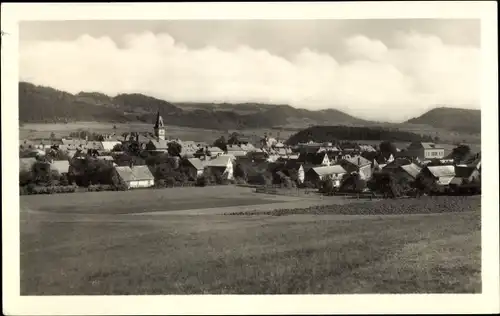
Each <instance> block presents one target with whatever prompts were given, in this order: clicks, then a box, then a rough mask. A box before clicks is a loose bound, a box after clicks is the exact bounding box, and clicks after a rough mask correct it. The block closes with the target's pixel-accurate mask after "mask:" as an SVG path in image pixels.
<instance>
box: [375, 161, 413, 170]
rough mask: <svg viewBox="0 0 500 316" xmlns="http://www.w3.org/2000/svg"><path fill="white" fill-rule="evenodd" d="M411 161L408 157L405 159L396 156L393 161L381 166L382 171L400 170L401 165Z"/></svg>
mask: <svg viewBox="0 0 500 316" xmlns="http://www.w3.org/2000/svg"><path fill="white" fill-rule="evenodd" d="M411 163H412V162H411V161H410V160H409V159H406V158H397V159H395V160H394V161H392V162H390V163H388V164H386V165H385V166H384V167H383V170H384V171H389V172H396V171H398V170H400V167H401V166H405V165H409V164H411ZM379 166H380V164H379Z"/></svg>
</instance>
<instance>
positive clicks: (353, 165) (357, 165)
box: [339, 156, 373, 180]
mask: <svg viewBox="0 0 500 316" xmlns="http://www.w3.org/2000/svg"><path fill="white" fill-rule="evenodd" d="M339 164H340V165H341V166H342V167H343V168H344V169H345V170H346V171H347V172H348V173H358V174H359V175H360V177H361V179H362V180H368V179H370V178H371V176H372V173H373V170H372V163H371V162H370V161H369V160H368V159H366V158H364V157H361V156H355V157H352V158H348V159H342V160H341V161H340V163H339Z"/></svg>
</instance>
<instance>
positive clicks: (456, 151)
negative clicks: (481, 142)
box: [451, 145, 471, 162]
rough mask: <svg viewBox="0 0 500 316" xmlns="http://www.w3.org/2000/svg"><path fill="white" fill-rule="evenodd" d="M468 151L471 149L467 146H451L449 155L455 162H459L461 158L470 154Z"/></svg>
mask: <svg viewBox="0 0 500 316" xmlns="http://www.w3.org/2000/svg"><path fill="white" fill-rule="evenodd" d="M470 153H471V150H470V147H469V146H467V145H458V146H457V147H455V148H453V150H452V152H451V156H452V158H453V160H454V161H455V162H460V161H462V160H463V159H465V158H466V157H467V156H468V155H470Z"/></svg>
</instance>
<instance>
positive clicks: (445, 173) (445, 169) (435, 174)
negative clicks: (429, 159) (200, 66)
mask: <svg viewBox="0 0 500 316" xmlns="http://www.w3.org/2000/svg"><path fill="white" fill-rule="evenodd" d="M422 175H423V176H425V177H428V178H431V179H432V180H433V181H435V183H436V184H437V185H439V186H448V185H449V184H450V182H451V180H453V178H454V177H455V166H452V165H447V166H426V167H425V168H424V169H422Z"/></svg>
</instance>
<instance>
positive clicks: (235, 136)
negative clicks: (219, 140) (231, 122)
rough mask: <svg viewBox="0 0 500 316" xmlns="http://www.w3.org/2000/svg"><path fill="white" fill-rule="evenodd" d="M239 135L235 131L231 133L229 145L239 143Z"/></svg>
mask: <svg viewBox="0 0 500 316" xmlns="http://www.w3.org/2000/svg"><path fill="white" fill-rule="evenodd" d="M238 136H239V134H238V133H236V132H234V133H232V134H231V136H230V137H229V139H228V140H227V144H228V145H237V144H239V143H240V141H239V139H238Z"/></svg>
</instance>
